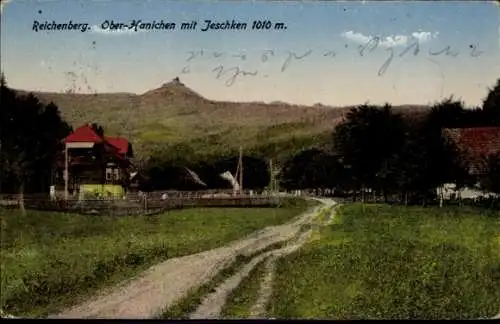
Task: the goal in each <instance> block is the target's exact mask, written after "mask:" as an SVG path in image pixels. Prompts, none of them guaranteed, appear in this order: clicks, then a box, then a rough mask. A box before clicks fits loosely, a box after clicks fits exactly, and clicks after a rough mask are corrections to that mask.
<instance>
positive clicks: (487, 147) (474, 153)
mask: <svg viewBox="0 0 500 324" xmlns="http://www.w3.org/2000/svg"><path fill="white" fill-rule="evenodd" d="M443 133H444V135H445V136H446V137H447V138H448V139H450V140H451V141H452V143H454V144H455V145H456V146H457V148H458V149H459V150H460V152H461V153H462V155H463V157H464V159H465V161H466V162H467V164H468V167H469V172H470V173H471V174H472V175H476V176H480V175H483V174H485V173H486V172H487V169H486V167H487V166H486V159H487V158H488V156H490V155H496V154H500V127H474V128H447V129H444V130H443Z"/></svg>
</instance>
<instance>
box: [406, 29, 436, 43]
mask: <svg viewBox="0 0 500 324" xmlns="http://www.w3.org/2000/svg"><path fill="white" fill-rule="evenodd" d="M438 35H439V32H435V33H431V32H423V31H418V32H414V33H411V36H412V37H413V38H416V39H418V40H419V41H420V42H427V41H429V40H431V39H432V38H437V36H438Z"/></svg>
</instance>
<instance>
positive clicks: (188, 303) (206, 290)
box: [160, 241, 286, 319]
mask: <svg viewBox="0 0 500 324" xmlns="http://www.w3.org/2000/svg"><path fill="white" fill-rule="evenodd" d="M285 244H286V242H284V241H281V242H276V243H273V244H270V245H268V246H267V247H265V248H264V249H261V250H259V251H257V252H255V253H252V254H251V255H248V256H244V255H238V256H237V257H236V259H235V261H233V262H231V263H230V264H229V265H228V266H226V267H225V268H223V269H222V270H221V271H219V273H217V274H216V275H215V276H214V277H213V278H212V279H211V280H209V281H208V282H207V283H205V284H203V285H201V286H199V287H195V288H193V289H192V290H191V291H189V292H188V293H187V294H186V296H184V297H183V298H181V299H180V300H179V301H178V302H177V303H175V304H174V305H172V306H171V307H169V308H167V309H166V310H165V311H164V312H163V313H162V314H161V316H160V318H162V319H189V315H190V314H191V313H193V312H194V311H195V310H196V308H198V306H199V305H200V304H201V302H202V301H203V298H204V297H205V296H207V295H208V294H210V293H212V292H214V291H215V289H216V288H217V287H218V286H219V285H220V284H222V283H223V282H224V281H225V280H226V279H228V278H230V277H232V276H233V275H235V274H236V273H237V272H238V271H239V270H241V269H242V268H243V266H245V264H247V263H248V262H250V261H251V260H252V259H253V258H255V257H256V256H258V255H260V254H262V253H266V252H269V251H272V250H276V249H280V248H282V247H283V246H284V245H285Z"/></svg>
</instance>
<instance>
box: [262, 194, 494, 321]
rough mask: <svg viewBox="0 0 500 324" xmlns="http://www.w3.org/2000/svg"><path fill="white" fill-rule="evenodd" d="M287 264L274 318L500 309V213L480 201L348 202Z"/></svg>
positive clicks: (446, 315) (480, 313)
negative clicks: (476, 205)
mask: <svg viewBox="0 0 500 324" xmlns="http://www.w3.org/2000/svg"><path fill="white" fill-rule="evenodd" d="M336 217H337V219H336V222H335V223H334V224H333V225H331V226H328V227H324V228H323V229H322V230H320V239H319V240H315V241H314V242H311V243H309V244H308V245H306V246H305V247H304V248H303V249H302V250H300V251H299V252H297V253H294V254H293V255H290V256H288V257H286V258H284V259H282V260H280V261H279V264H278V269H277V275H276V281H275V284H274V290H273V298H272V301H271V303H270V305H269V309H268V311H269V315H270V316H273V317H277V318H320V319H327V318H328V319H475V318H481V317H493V316H495V315H496V314H498V313H499V312H500V289H498V287H500V217H499V213H498V212H493V211H484V210H480V209H473V208H462V209H460V208H458V207H457V208H452V207H449V208H437V207H435V208H432V207H431V208H420V207H406V208H405V207H394V206H392V207H391V206H386V205H367V206H366V209H365V210H364V211H363V208H362V207H361V206H360V205H358V204H352V205H345V206H342V207H340V212H339V216H336Z"/></svg>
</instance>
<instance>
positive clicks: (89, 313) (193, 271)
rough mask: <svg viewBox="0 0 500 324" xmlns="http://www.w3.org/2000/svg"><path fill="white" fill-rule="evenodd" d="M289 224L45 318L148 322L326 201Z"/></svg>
mask: <svg viewBox="0 0 500 324" xmlns="http://www.w3.org/2000/svg"><path fill="white" fill-rule="evenodd" d="M317 200H319V201H321V202H322V205H320V206H316V207H314V208H313V209H311V210H309V211H308V212H305V213H304V214H302V215H300V216H298V217H296V218H295V219H294V220H292V221H291V222H289V223H286V224H283V225H276V226H270V227H267V228H265V229H263V230H260V231H258V232H256V233H253V234H250V235H248V236H247V237H245V238H243V239H240V240H238V241H235V242H233V243H230V244H228V245H226V246H223V247H220V248H216V249H212V250H209V251H204V252H201V253H197V254H193V255H188V256H184V257H178V258H173V259H169V260H166V261H165V262H162V263H160V264H157V265H154V266H152V267H151V268H149V269H148V270H146V271H145V272H143V273H142V274H141V275H139V277H137V278H134V279H132V280H129V281H127V282H124V283H122V284H121V285H119V286H115V287H112V288H109V289H107V290H104V291H103V292H101V293H100V294H99V295H97V296H94V297H93V298H91V299H90V300H87V301H85V302H83V303H81V304H78V305H76V306H74V307H71V308H70V309H67V310H64V311H62V312H61V313H59V314H55V315H52V316H49V318H103V319H105V318H113V319H151V318H156V317H158V315H159V314H160V313H161V312H162V311H163V310H164V309H165V308H168V307H170V306H172V305H173V304H174V303H176V302H177V301H178V300H179V299H181V298H182V297H184V296H185V295H186V294H187V292H188V291H189V290H191V289H193V288H195V287H198V286H200V285H202V284H204V283H206V282H208V281H210V279H211V278H213V277H214V276H215V275H216V274H217V273H218V272H219V271H221V270H222V269H223V268H224V267H225V266H227V265H228V264H230V263H231V262H233V261H234V260H235V259H236V257H237V256H238V255H251V254H252V253H254V252H257V251H259V250H260V249H262V248H265V247H266V246H269V245H271V244H274V243H277V242H279V241H287V240H289V239H291V238H292V237H294V236H295V235H296V233H298V231H299V229H300V226H301V225H303V224H306V223H308V222H311V220H312V219H313V218H314V217H315V215H317V212H318V211H319V210H320V209H322V208H324V207H325V205H329V204H333V201H331V200H328V199H317Z"/></svg>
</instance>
